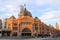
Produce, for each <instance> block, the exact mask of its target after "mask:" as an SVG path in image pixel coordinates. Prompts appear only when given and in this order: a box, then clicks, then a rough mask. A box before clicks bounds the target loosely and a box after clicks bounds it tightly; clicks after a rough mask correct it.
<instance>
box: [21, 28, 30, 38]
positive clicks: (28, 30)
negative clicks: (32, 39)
mask: <svg viewBox="0 0 60 40" xmlns="http://www.w3.org/2000/svg"><path fill="white" fill-rule="evenodd" d="M21 36H25V37H26V36H31V30H30V29H28V28H24V29H23V30H22V33H21Z"/></svg>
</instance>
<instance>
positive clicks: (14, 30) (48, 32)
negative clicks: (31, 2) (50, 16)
mask: <svg viewBox="0 0 60 40" xmlns="http://www.w3.org/2000/svg"><path fill="white" fill-rule="evenodd" d="M0 33H1V34H2V36H36V37H38V36H40V37H44V36H46V37H48V36H60V30H59V25H58V23H56V25H55V28H54V27H53V26H52V25H47V24H45V23H44V22H42V21H41V20H40V19H39V18H38V17H35V18H33V17H32V14H31V12H29V11H28V10H27V8H26V7H24V6H21V11H20V12H19V14H18V18H17V19H16V18H15V17H14V16H11V17H10V18H6V20H5V29H1V30H0Z"/></svg>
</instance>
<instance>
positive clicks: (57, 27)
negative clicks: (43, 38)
mask: <svg viewBox="0 0 60 40" xmlns="http://www.w3.org/2000/svg"><path fill="white" fill-rule="evenodd" d="M56 30H59V25H58V23H57V22H56Z"/></svg>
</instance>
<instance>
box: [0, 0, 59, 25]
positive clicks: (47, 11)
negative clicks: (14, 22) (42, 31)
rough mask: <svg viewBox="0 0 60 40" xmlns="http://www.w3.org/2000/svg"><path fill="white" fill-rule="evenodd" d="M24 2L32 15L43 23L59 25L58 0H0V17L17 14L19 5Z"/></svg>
mask: <svg viewBox="0 0 60 40" xmlns="http://www.w3.org/2000/svg"><path fill="white" fill-rule="evenodd" d="M24 4H26V8H27V10H29V11H30V12H31V14H32V16H33V17H35V16H37V17H38V18H39V19H40V20H41V21H43V22H44V23H46V24H47V25H48V24H52V25H54V26H55V24H56V22H58V24H59V25H60V0H0V19H5V18H9V17H10V16H12V15H14V16H15V17H16V18H17V17H18V14H19V10H20V9H19V7H20V5H24Z"/></svg>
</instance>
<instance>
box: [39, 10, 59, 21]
mask: <svg viewBox="0 0 60 40" xmlns="http://www.w3.org/2000/svg"><path fill="white" fill-rule="evenodd" d="M59 15H60V10H53V11H49V12H46V13H44V14H43V15H42V16H40V19H41V20H42V21H44V22H49V21H51V22H53V21H55V22H56V21H58V20H60V16H59Z"/></svg>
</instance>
